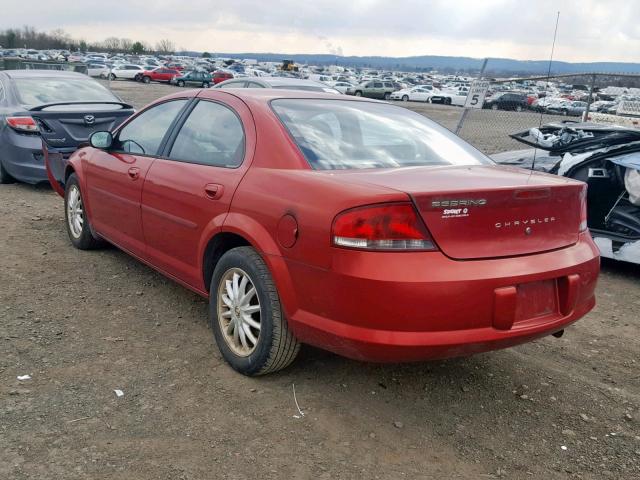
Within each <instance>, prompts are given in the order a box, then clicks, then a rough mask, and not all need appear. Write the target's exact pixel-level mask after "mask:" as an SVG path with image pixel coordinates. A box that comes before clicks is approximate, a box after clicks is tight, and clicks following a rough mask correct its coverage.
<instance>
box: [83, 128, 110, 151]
mask: <svg viewBox="0 0 640 480" xmlns="http://www.w3.org/2000/svg"><path fill="white" fill-rule="evenodd" d="M89 143H90V144H91V146H92V147H93V148H99V149H101V150H108V149H109V148H111V145H112V144H113V135H111V132H93V133H92V134H91V136H90V137H89Z"/></svg>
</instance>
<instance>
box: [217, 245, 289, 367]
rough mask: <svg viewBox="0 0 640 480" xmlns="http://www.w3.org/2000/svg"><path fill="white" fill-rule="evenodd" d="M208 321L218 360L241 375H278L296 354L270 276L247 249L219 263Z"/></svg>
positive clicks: (255, 256)
mask: <svg viewBox="0 0 640 480" xmlns="http://www.w3.org/2000/svg"><path fill="white" fill-rule="evenodd" d="M209 318H210V324H211V328H212V330H213V334H214V337H215V340H216V343H217V344H218V348H219V349H220V352H221V353H222V356H223V357H224V359H225V360H226V361H227V363H228V364H229V365H230V366H231V367H232V368H233V369H234V370H236V371H238V372H239V373H242V374H243V375H247V376H256V375H264V374H267V373H272V372H276V371H278V370H281V369H283V368H285V367H287V366H288V365H289V364H291V362H293V360H294V359H295V358H296V356H297V355H298V352H299V350H300V343H299V342H298V341H297V340H296V338H295V337H294V336H293V334H292V333H291V331H290V330H289V326H288V324H287V320H286V319H285V318H284V314H283V312H282V306H281V304H280V298H279V296H278V291H277V289H276V286H275V284H274V283H273V278H272V277H271V273H270V272H269V269H268V268H267V265H266V264H265V263H264V260H263V259H262V257H261V256H260V255H259V254H258V252H256V251H255V250H254V249H253V248H252V247H238V248H234V249H231V250H229V251H228V252H227V253H225V254H224V255H223V256H222V258H221V259H220V260H219V262H218V264H217V265H216V268H215V270H214V272H213V277H212V279H211V287H210V291H209Z"/></svg>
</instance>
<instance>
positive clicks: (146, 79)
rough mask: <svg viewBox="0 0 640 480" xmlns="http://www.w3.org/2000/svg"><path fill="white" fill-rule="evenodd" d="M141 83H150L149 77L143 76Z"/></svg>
mask: <svg viewBox="0 0 640 480" xmlns="http://www.w3.org/2000/svg"><path fill="white" fill-rule="evenodd" d="M142 83H151V77H149V76H147V75H145V76H144V77H142Z"/></svg>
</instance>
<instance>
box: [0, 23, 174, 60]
mask: <svg viewBox="0 0 640 480" xmlns="http://www.w3.org/2000/svg"><path fill="white" fill-rule="evenodd" d="M0 47H2V48H7V49H13V48H32V49H34V50H69V51H77V50H80V51H82V52H87V51H94V52H110V53H112V52H122V53H133V54H141V53H145V52H147V53H158V54H170V53H174V52H175V51H176V46H175V44H174V43H173V42H172V41H171V40H169V39H162V40H160V41H158V42H157V43H156V44H155V45H151V44H149V43H148V42H144V41H133V40H131V39H130V38H118V37H108V38H105V39H104V40H102V41H101V42H87V41H86V40H84V39H76V38H73V37H72V36H71V35H69V34H68V33H67V32H65V31H64V30H62V29H60V28H58V29H56V30H52V31H50V32H40V31H38V30H36V29H35V28H34V27H30V26H24V27H22V28H7V29H5V30H0Z"/></svg>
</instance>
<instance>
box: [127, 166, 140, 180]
mask: <svg viewBox="0 0 640 480" xmlns="http://www.w3.org/2000/svg"><path fill="white" fill-rule="evenodd" d="M127 174H128V175H129V176H130V177H131V179H132V180H136V179H137V178H138V177H139V176H140V169H139V168H138V167H131V168H130V169H129V170H127Z"/></svg>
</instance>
